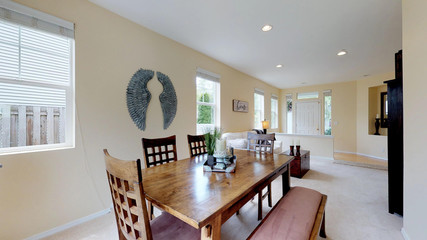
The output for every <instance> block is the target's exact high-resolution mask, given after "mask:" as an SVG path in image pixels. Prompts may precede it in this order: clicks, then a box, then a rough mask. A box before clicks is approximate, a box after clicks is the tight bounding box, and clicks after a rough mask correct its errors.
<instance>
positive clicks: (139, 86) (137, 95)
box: [126, 69, 178, 131]
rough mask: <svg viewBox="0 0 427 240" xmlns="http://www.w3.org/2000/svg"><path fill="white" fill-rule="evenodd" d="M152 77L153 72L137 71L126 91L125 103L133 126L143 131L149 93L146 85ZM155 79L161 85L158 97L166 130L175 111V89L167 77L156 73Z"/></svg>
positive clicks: (149, 97)
mask: <svg viewBox="0 0 427 240" xmlns="http://www.w3.org/2000/svg"><path fill="white" fill-rule="evenodd" d="M153 77H154V71H151V70H146V69H139V70H138V71H137V72H136V73H135V74H134V75H133V76H132V78H131V80H130V82H129V85H128V88H127V91H126V101H127V106H128V111H129V114H130V117H131V118H132V120H133V122H134V123H135V125H136V126H137V127H138V128H139V129H141V130H142V131H144V130H145V126H146V123H145V122H146V114H147V109H148V104H149V103H150V100H151V93H150V92H149V91H148V88H147V83H148V81H150V80H151V79H153ZM157 79H158V80H159V82H160V83H161V84H162V85H163V92H162V93H161V94H160V96H159V100H160V104H161V107H162V112H163V129H167V128H168V127H169V126H170V125H171V123H172V122H173V120H174V118H175V115H176V110H177V103H178V101H177V97H176V92H175V88H174V87H173V84H172V82H171V80H170V79H169V77H168V76H167V75H165V74H163V73H161V72H157Z"/></svg>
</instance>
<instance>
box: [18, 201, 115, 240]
mask: <svg viewBox="0 0 427 240" xmlns="http://www.w3.org/2000/svg"><path fill="white" fill-rule="evenodd" d="M112 209H113V205H111V207H110V208H107V209H104V210H102V211H99V212H96V213H93V214H91V215H89V216H86V217H82V218H79V219H76V220H74V221H71V222H69V223H66V224H64V225H61V226H58V227H55V228H52V229H50V230H47V231H45V232H41V233H38V234H36V235H33V236H31V237H28V238H26V239H25V240H38V239H42V238H45V237H48V236H51V235H53V234H55V233H59V232H62V231H64V230H66V229H69V228H72V227H74V226H77V225H79V224H82V223H85V222H88V221H91V220H93V219H95V218H98V217H101V216H104V215H106V214H108V213H110V212H111V211H113V210H112Z"/></svg>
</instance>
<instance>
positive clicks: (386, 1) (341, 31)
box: [90, 0, 402, 88]
mask: <svg viewBox="0 0 427 240" xmlns="http://www.w3.org/2000/svg"><path fill="white" fill-rule="evenodd" d="M90 1H91V2H93V3H95V4H98V5H100V6H102V7H104V8H106V9H108V10H110V11H112V12H114V13H117V14H119V15H121V16H123V17H125V18H128V19H130V20H131V21H134V22H136V23H138V24H140V25H143V26H145V27H147V28H149V29H151V30H153V31H155V32H157V33H159V34H161V35H164V36H166V37H168V38H171V39H173V40H175V41H177V42H180V43H182V44H184V45H186V46H188V47H190V48H193V49H195V50H197V51H199V52H202V53H204V54H206V55H208V56H210V57H212V58H215V59H217V60H219V61H221V62H223V63H225V64H227V65H229V66H231V67H233V68H235V69H237V70H239V71H241V72H244V73H246V74H248V75H251V76H253V77H256V78H258V79H261V80H263V81H265V82H267V83H269V84H271V85H273V86H276V87H278V88H291V87H300V86H304V85H305V86H306V85H315V84H323V83H331V82H343V81H351V80H357V79H360V78H363V77H364V75H374V74H381V73H386V72H391V71H394V53H395V52H397V51H398V50H400V49H401V48H402V9H401V5H402V3H401V0H322V1H319V0H270V1H261V0H180V1H179V0H120V1H117V0H90ZM264 24H271V25H272V26H273V30H271V31H270V32H262V31H261V27H262V26H263V25H264ZM341 49H346V50H347V51H348V54H347V55H345V56H340V57H339V56H337V55H336V54H337V53H338V51H340V50H341ZM277 64H283V68H276V67H275V66H276V65H277ZM208 70H209V69H208Z"/></svg>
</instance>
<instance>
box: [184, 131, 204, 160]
mask: <svg viewBox="0 0 427 240" xmlns="http://www.w3.org/2000/svg"><path fill="white" fill-rule="evenodd" d="M187 139H188V149H189V150H190V157H194V156H198V155H202V154H205V153H207V149H206V143H205V136H204V135H187Z"/></svg>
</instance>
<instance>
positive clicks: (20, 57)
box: [0, 2, 74, 153]
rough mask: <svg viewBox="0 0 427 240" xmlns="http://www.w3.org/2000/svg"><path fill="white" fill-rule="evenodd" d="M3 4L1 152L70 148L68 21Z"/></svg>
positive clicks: (71, 99)
mask: <svg viewBox="0 0 427 240" xmlns="http://www.w3.org/2000/svg"><path fill="white" fill-rule="evenodd" d="M2 4H3V5H2V6H0V153H10V152H24V151H33V150H40V149H54V148H62V147H72V146H73V145H74V109H73V108H74V81H73V78H74V72H73V65H74V58H73V57H74V56H73V54H74V49H73V48H74V39H73V37H74V27H73V24H72V23H68V22H65V21H63V20H61V19H57V18H55V17H52V16H48V15H46V14H44V13H41V12H38V11H36V10H33V9H29V8H26V7H23V6H21V5H19V4H16V3H14V2H3V3H2ZM11 9H19V12H20V13H18V12H15V11H13V10H11ZM23 12H24V13H26V14H29V15H24V14H22V13H23ZM43 19H50V20H49V21H55V22H59V23H61V24H62V25H57V24H55V23H51V22H46V21H44V20H43Z"/></svg>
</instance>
